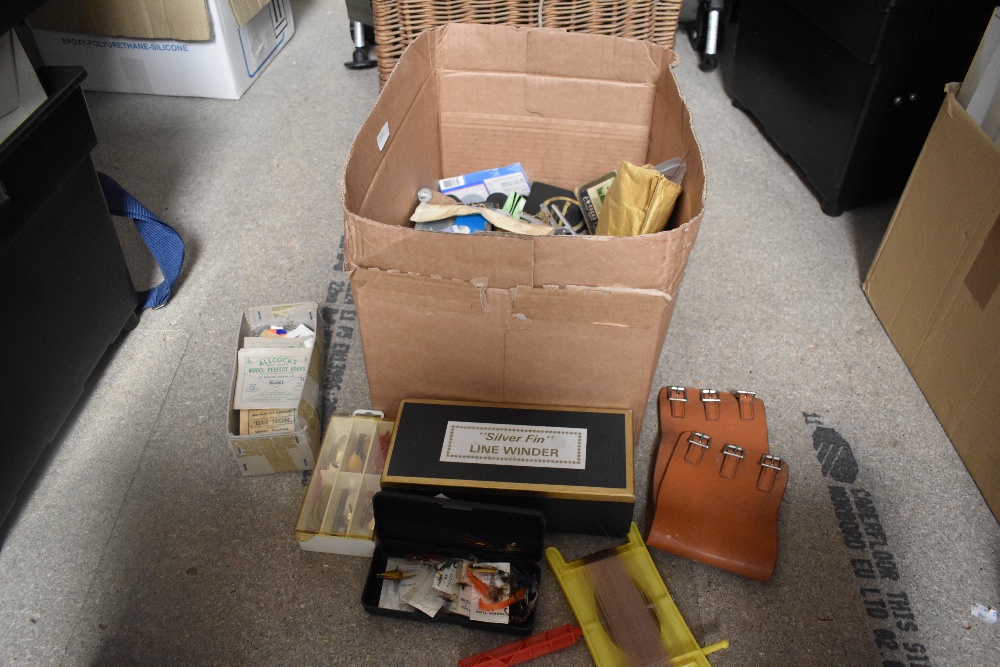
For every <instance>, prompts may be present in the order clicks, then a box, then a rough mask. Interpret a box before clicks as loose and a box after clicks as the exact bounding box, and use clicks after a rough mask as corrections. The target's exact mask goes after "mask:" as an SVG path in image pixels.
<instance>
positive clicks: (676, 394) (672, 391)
mask: <svg viewBox="0 0 1000 667" xmlns="http://www.w3.org/2000/svg"><path fill="white" fill-rule="evenodd" d="M667 400H670V401H681V402H683V403H687V400H688V399H687V389H685V388H684V387H668V388H667Z"/></svg>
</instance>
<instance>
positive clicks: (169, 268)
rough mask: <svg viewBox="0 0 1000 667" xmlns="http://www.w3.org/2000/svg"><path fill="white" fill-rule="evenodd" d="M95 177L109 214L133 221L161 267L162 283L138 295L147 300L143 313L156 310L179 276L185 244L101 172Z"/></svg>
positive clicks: (168, 295)
mask: <svg viewBox="0 0 1000 667" xmlns="http://www.w3.org/2000/svg"><path fill="white" fill-rule="evenodd" d="M97 177H98V178H99V179H100V181H101V189H102V190H103V191H104V198H105V199H106V200H107V202H108V210H109V211H110V212H111V214H112V215H120V216H123V217H126V218H132V220H133V221H134V222H135V226H136V229H138V230H139V236H141V237H142V240H143V242H145V244H146V246H148V247H149V251H150V252H151V253H152V254H153V259H155V260H156V263H157V264H159V266H160V273H162V274H163V282H161V283H160V284H159V285H157V286H156V287H154V288H152V289H151V290H148V291H146V292H144V293H140V295H139V296H140V297H142V296H143V295H145V297H146V302H145V304H144V305H143V306H142V308H143V310H145V309H146V308H159V307H160V306H162V305H164V304H165V303H166V302H167V299H169V298H170V290H171V288H173V286H174V283H175V282H177V277H178V276H179V275H180V274H181V267H183V266H184V240H183V239H181V235H180V234H178V233H177V232H176V231H175V230H174V228H173V227H171V226H170V225H168V224H167V223H165V222H163V221H162V220H160V219H159V218H158V217H156V215H154V214H153V213H152V212H151V211H150V210H149V209H148V208H146V207H145V206H143V205H142V204H140V203H139V202H138V201H137V200H136V199H135V197H133V196H132V195H130V194H129V193H128V192H126V191H125V188H123V187H122V186H120V185H118V183H117V182H115V180H114V179H113V178H111V177H110V176H108V175H106V174H102V173H100V172H97Z"/></svg>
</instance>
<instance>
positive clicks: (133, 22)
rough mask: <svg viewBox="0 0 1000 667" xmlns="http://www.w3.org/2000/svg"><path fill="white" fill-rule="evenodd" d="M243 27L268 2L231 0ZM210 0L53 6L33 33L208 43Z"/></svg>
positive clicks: (73, 1) (59, 2) (80, 1)
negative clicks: (43, 31) (36, 31)
mask: <svg viewBox="0 0 1000 667" xmlns="http://www.w3.org/2000/svg"><path fill="white" fill-rule="evenodd" d="M228 1H229V6H230V7H231V8H232V11H233V15H234V16H235V17H236V22H237V23H239V24H240V25H241V26H242V25H246V23H247V21H249V20H250V19H251V18H253V17H254V16H255V15H256V14H257V12H259V11H260V10H261V9H262V8H263V7H265V6H266V5H267V4H268V0H228ZM207 2H208V0H49V2H47V3H46V4H44V5H42V7H41V8H40V9H39V10H38V11H37V12H35V13H34V14H32V16H31V18H30V23H31V26H32V27H33V28H40V29H42V30H56V31H59V32H72V33H83V34H88V35H106V36H110V37H133V38H136V39H175V40H179V41H191V42H198V41H207V40H210V39H212V37H213V28H212V20H211V16H210V14H209V11H208V5H207Z"/></svg>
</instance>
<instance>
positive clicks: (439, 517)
mask: <svg viewBox="0 0 1000 667" xmlns="http://www.w3.org/2000/svg"><path fill="white" fill-rule="evenodd" d="M373 507H374V512H375V536H376V546H375V551H374V553H373V554H372V560H371V564H370V566H369V569H368V578H367V579H366V580H365V586H364V590H363V591H362V593H361V604H362V605H363V606H364V608H365V610H366V611H367V612H368V613H370V614H378V615H382V616H392V617H394V618H402V619H408V620H416V621H432V620H433V621H440V622H444V623H453V624H457V625H462V626H465V627H468V628H477V629H480V630H492V631H495V632H506V633H510V634H517V635H527V634H531V632H532V630H533V628H534V626H535V616H536V614H535V603H536V602H537V600H538V597H539V596H538V589H539V588H540V586H541V583H542V572H541V567H540V561H541V559H542V556H543V555H544V552H543V550H544V548H545V518H544V517H543V516H542V514H541V512H536V511H532V510H527V509H521V508H516V507H504V506H501V505H490V504H483V503H473V502H465V501H459V500H451V499H448V498H428V497H425V496H418V495H413V494H408V493H394V492H392V491H382V492H380V493H378V494H376V495H375V497H374V499H373ZM428 557H430V558H433V559H434V560H435V561H437V563H438V567H441V563H442V562H447V561H448V560H450V559H469V558H474V559H475V560H477V561H479V562H481V563H506V564H509V565H510V568H511V570H512V572H511V576H510V577H509V579H508V581H510V582H511V583H512V586H511V588H512V589H513V588H516V587H517V586H518V585H520V583H523V582H526V581H530V582H531V583H532V585H531V586H530V587H531V588H532V589H533V590H530V591H526V595H525V597H524V598H523V599H522V601H520V602H518V603H516V604H515V605H514V606H511V607H510V608H509V609H508V610H507V612H506V613H503V612H501V614H497V615H496V616H495V617H494V618H495V620H500V621H504V622H486V621H484V620H474V619H470V618H468V617H465V616H462V615H459V614H454V613H449V612H447V611H446V610H441V611H438V612H437V613H436V614H435V615H434V617H433V618H431V617H430V616H428V615H427V614H425V613H423V612H421V611H418V610H417V609H415V608H413V607H411V606H409V605H400V606H401V607H402V608H387V607H386V606H384V605H383V602H384V601H385V600H386V597H387V596H386V595H385V593H386V592H388V591H385V590H384V589H385V588H386V587H389V586H399V585H400V581H394V580H392V579H388V578H385V577H384V576H380V575H383V574H384V573H386V572H390V571H391V570H392V569H394V568H393V567H391V566H390V565H389V563H390V559H398V560H396V562H397V563H398V562H400V561H410V559H411V558H421V559H426V558H428ZM442 569H443V568H442ZM515 570H516V573H515V572H514V571H515ZM469 588H471V586H470V587H469ZM526 588H527V587H526ZM397 594H398V591H397ZM503 616H506V619H503V618H502V617H503ZM496 617H500V618H499V619H497V618H496Z"/></svg>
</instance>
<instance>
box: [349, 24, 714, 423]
mask: <svg viewBox="0 0 1000 667" xmlns="http://www.w3.org/2000/svg"><path fill="white" fill-rule="evenodd" d="M675 62H676V57H675V55H674V53H673V52H672V51H670V50H669V49H666V48H663V47H659V46H656V45H653V44H650V43H646V42H640V41H633V40H628V39H623V38H616V37H606V36H600V35H589V34H577V33H568V32H564V31H560V30H552V29H542V28H523V27H507V26H483V25H468V24H450V25H447V26H444V27H442V28H437V29H433V30H429V31H427V32H425V33H423V34H422V35H421V36H420V37H418V38H417V39H416V40H415V41H414V42H413V43H412V44H411V45H410V47H409V48H408V49H407V51H406V53H405V54H404V55H403V57H402V58H401V59H400V61H399V63H398V64H397V66H396V68H395V70H394V71H393V74H392V76H391V77H390V78H389V81H388V83H387V84H386V87H385V88H384V89H383V91H382V94H381V96H380V98H379V100H378V102H377V103H376V105H375V108H374V109H373V111H372V113H371V115H370V116H369V117H368V119H367V120H366V121H365V123H364V124H363V125H362V127H361V130H360V131H359V133H358V136H357V138H356V139H355V142H354V145H353V146H352V148H351V154H350V157H349V159H348V163H347V166H346V169H345V173H344V185H343V205H344V219H345V231H344V235H345V251H344V256H345V270H346V271H348V272H349V273H350V276H351V286H352V288H353V290H354V298H355V303H356V306H357V311H358V318H359V321H360V327H361V337H362V342H363V345H364V354H365V363H366V366H367V370H368V380H369V386H370V389H371V399H372V405H373V407H374V408H375V409H377V410H381V411H383V412H385V413H386V415H387V417H390V418H394V417H395V415H396V411H397V409H398V407H399V404H400V401H402V399H404V398H412V397H419V398H440V399H458V400H471V401H486V402H494V403H523V404H542V405H560V406H577V407H607V408H619V409H627V410H631V411H632V414H633V417H634V421H633V427H634V433H635V434H638V432H639V430H640V429H641V427H642V419H643V414H644V413H645V410H646V403H647V399H648V397H649V391H650V387H651V384H652V379H653V373H654V371H655V369H656V366H657V363H658V360H659V357H660V351H661V349H662V346H663V340H664V337H665V336H666V332H667V326H668V324H669V322H670V317H671V314H672V313H673V309H674V304H675V297H676V293H677V289H678V287H679V285H680V283H681V279H682V278H683V275H684V268H685V266H686V264H687V258H688V255H689V253H690V252H691V248H692V246H693V245H694V241H695V237H696V235H697V233H698V228H699V226H700V224H701V218H702V212H703V203H704V198H705V173H704V167H703V163H702V155H701V148H700V146H699V145H698V142H697V140H696V138H695V135H694V130H693V127H692V122H691V118H690V115H689V114H688V110H687V107H686V106H685V104H684V100H683V98H682V97H681V95H680V92H679V91H678V89H677V84H676V81H675V80H674V77H673V74H672V73H671V67H672V66H673V65H674V64H675ZM672 157H682V158H684V159H685V160H686V162H687V175H686V177H685V179H684V191H683V193H682V195H681V197H680V199H679V201H678V203H677V206H676V207H675V210H674V214H673V218H672V221H671V225H670V228H669V229H668V230H667V231H664V232H660V233H657V234H651V235H648V236H642V237H634V238H612V237H569V236H549V237H533V238H527V237H523V236H517V235H512V234H505V233H489V234H476V235H473V236H461V235H451V234H442V233H435V232H423V231H416V230H414V229H412V223H410V222H409V221H408V218H409V216H410V214H411V213H412V211H413V208H414V206H415V204H416V192H417V190H419V189H420V188H423V187H431V188H435V187H436V186H437V182H438V179H440V178H443V177H450V176H455V175H458V174H464V173H468V172H472V171H477V170H480V169H484V168H489V167H497V166H501V165H506V164H511V163H513V162H520V163H521V164H522V165H523V166H524V169H525V171H526V172H527V174H528V177H529V179H531V180H532V181H542V182H545V183H550V184H552V185H556V186H561V187H564V188H573V187H576V186H578V185H581V184H583V183H586V182H588V181H590V180H592V179H594V178H595V177H597V176H600V175H601V174H604V173H606V172H608V171H610V170H612V169H616V168H618V167H619V166H620V164H621V161H622V160H628V161H630V162H632V163H635V164H657V163H659V162H662V161H663V160H666V159H668V158H672Z"/></svg>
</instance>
